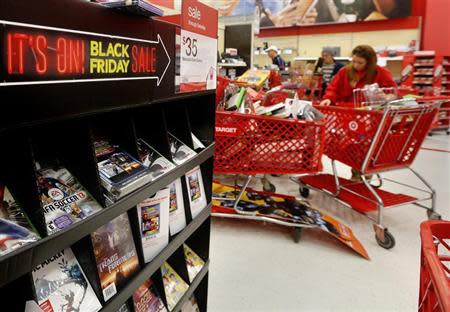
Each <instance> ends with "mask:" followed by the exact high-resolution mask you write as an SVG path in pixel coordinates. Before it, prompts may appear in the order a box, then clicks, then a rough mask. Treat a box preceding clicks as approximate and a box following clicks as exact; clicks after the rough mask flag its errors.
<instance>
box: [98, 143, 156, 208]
mask: <svg viewBox="0 0 450 312" xmlns="http://www.w3.org/2000/svg"><path fill="white" fill-rule="evenodd" d="M94 147H95V155H96V157H97V167H98V171H99V174H100V180H101V182H102V186H103V187H104V188H105V190H106V191H107V192H108V195H109V196H108V197H109V198H110V199H112V200H113V201H117V200H118V199H120V198H121V197H123V196H125V195H127V194H129V193H130V192H132V191H134V190H136V189H137V188H139V187H141V186H142V185H144V184H146V183H148V182H150V180H151V175H150V174H149V172H148V169H147V168H146V167H145V166H144V165H143V164H142V163H141V162H140V161H138V160H137V159H135V158H134V157H133V156H131V155H130V154H129V153H127V152H125V151H123V150H122V149H120V148H119V147H118V146H116V145H112V144H111V143H109V141H107V140H103V139H96V140H95V141H94Z"/></svg>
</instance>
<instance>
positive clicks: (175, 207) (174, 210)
mask: <svg viewBox="0 0 450 312" xmlns="http://www.w3.org/2000/svg"><path fill="white" fill-rule="evenodd" d="M169 222H170V225H169V227H170V235H172V236H173V235H175V234H177V233H178V232H180V231H181V230H182V229H184V228H185V227H186V214H185V211H184V199H183V188H182V186H181V179H180V178H178V179H176V180H175V181H173V182H172V183H171V184H170V207H169Z"/></svg>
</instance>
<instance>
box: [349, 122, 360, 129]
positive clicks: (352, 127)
mask: <svg viewBox="0 0 450 312" xmlns="http://www.w3.org/2000/svg"><path fill="white" fill-rule="evenodd" d="M348 127H349V128H350V130H352V131H356V130H358V123H357V122H356V121H354V120H353V121H350V122H349V123H348Z"/></svg>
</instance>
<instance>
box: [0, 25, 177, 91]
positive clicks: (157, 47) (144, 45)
mask: <svg viewBox="0 0 450 312" xmlns="http://www.w3.org/2000/svg"><path fill="white" fill-rule="evenodd" d="M0 24H1V25H2V26H3V32H0V34H1V33H3V38H0V40H1V41H0V42H1V43H2V44H1V45H0V47H1V48H0V49H1V50H0V57H1V62H2V66H0V68H2V71H1V72H0V86H8V85H26V84H54V83H75V82H92V81H114V80H136V79H154V80H156V83H157V85H158V86H159V84H160V83H161V81H162V80H163V79H164V76H165V74H166V71H167V69H168V67H169V65H170V63H171V59H170V56H169V53H168V52H167V49H166V47H165V45H164V42H163V41H162V38H161V36H160V35H159V34H158V35H157V40H154V41H152V40H144V39H138V38H128V37H121V36H114V35H108V34H100V33H93V32H85V31H78V30H71V29H63V28H55V27H47V26H39V25H30V24H24V23H16V22H9V21H1V20H0ZM161 63H163V64H166V65H165V66H158V65H160V64H161ZM158 68H163V70H159V71H158Z"/></svg>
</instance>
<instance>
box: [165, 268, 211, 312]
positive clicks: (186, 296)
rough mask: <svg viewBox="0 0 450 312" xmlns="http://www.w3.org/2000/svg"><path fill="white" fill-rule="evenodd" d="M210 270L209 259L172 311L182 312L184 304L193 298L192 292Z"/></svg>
mask: <svg viewBox="0 0 450 312" xmlns="http://www.w3.org/2000/svg"><path fill="white" fill-rule="evenodd" d="M208 271H209V260H208V261H206V263H205V265H204V266H203V268H202V269H201V270H200V272H198V274H197V275H196V276H195V278H194V280H193V281H192V283H191V285H190V286H189V289H188V290H187V291H186V292H185V293H184V295H183V297H181V299H180V301H178V303H177V305H176V306H175V308H173V310H172V311H170V312H180V311H181V308H182V307H183V304H184V303H185V302H186V301H188V300H189V299H190V298H191V296H192V294H193V293H194V291H195V290H196V289H197V287H198V285H199V284H200V283H201V281H203V279H204V278H205V276H206V274H207V273H208Z"/></svg>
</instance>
